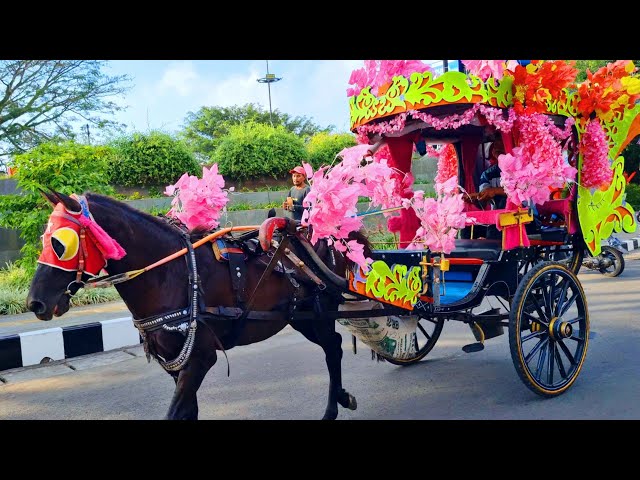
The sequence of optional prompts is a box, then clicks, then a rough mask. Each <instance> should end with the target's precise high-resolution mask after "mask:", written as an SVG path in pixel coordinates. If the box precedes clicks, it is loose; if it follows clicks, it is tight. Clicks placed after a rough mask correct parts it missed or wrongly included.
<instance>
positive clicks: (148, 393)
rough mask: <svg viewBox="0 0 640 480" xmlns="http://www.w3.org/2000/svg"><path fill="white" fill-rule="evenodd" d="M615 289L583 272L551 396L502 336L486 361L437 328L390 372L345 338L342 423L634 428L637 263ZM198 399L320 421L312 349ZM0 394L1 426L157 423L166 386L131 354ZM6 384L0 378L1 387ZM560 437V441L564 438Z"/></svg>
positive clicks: (297, 342)
mask: <svg viewBox="0 0 640 480" xmlns="http://www.w3.org/2000/svg"><path fill="white" fill-rule="evenodd" d="M625 259H626V261H627V265H626V268H625V271H624V273H623V274H622V275H621V276H620V277H617V278H607V277H604V276H602V275H601V274H599V273H597V272H595V271H590V270H585V269H582V270H581V272H580V275H579V278H580V281H581V283H582V284H583V287H584V289H585V293H586V297H587V302H588V308H589V314H590V320H591V332H592V336H591V339H590V342H589V350H588V353H587V357H586V361H585V364H584V366H583V369H582V372H581V373H580V375H579V377H578V379H577V381H576V383H575V384H574V385H573V386H572V387H571V388H570V389H569V390H568V391H567V392H565V393H564V394H563V395H561V396H560V397H556V398H552V399H544V398H541V397H539V396H537V395H535V394H534V393H533V392H531V391H530V390H528V389H527V388H526V387H525V386H524V384H523V383H522V382H521V380H520V379H519V377H518V376H517V374H516V371H515V369H514V366H513V363H512V360H511V357H510V352H509V342H508V338H507V335H503V336H500V337H497V338H494V339H491V340H488V341H487V342H486V348H485V350H483V351H481V352H477V353H470V354H467V353H464V352H463V351H462V350H461V347H462V346H463V345H465V344H467V343H471V342H473V341H474V340H473V336H472V334H471V332H470V330H469V328H468V327H467V326H466V325H464V324H461V323H459V322H453V321H450V322H447V323H445V326H444V330H443V333H442V336H441V337H440V339H439V341H438V343H437V344H436V346H435V348H434V350H433V351H432V352H431V353H430V354H429V355H428V356H427V357H426V358H425V359H424V360H423V361H422V362H420V363H418V364H416V365H413V366H408V367H400V366H394V365H391V364H389V363H378V362H375V361H372V360H371V356H370V351H369V350H368V349H367V348H366V347H365V346H364V345H363V344H362V343H360V342H358V353H357V355H354V354H353V353H352V350H351V337H350V335H348V334H347V333H346V331H345V330H342V327H340V326H339V325H338V328H339V329H340V331H341V333H343V348H344V358H343V386H344V387H345V388H346V389H347V390H348V391H349V392H350V393H352V394H353V395H355V397H356V398H357V400H358V409H357V410H355V411H350V410H345V409H340V413H339V416H338V419H343V420H345V419H346V420H348V419H352V420H383V419H384V420H416V419H420V420H425V419H431V420H433V419H439V420H453V419H458V420H472V419H480V420H596V419H598V420H601V419H616V420H622V419H640V402H638V392H640V375H638V372H639V371H640V308H639V307H640V252H639V251H637V250H636V251H634V252H631V253H629V254H627V255H626V256H625ZM228 355H229V361H230V367H231V375H230V376H229V377H227V375H226V373H227V365H226V361H225V359H224V356H221V357H220V359H219V361H218V364H217V365H216V366H214V368H213V369H212V370H211V371H210V372H209V374H208V375H207V377H206V378H205V380H204V382H203V385H202V387H201V388H200V391H199V393H198V399H199V406H200V418H201V419H209V420H223V419H224V420H227V419H250V420H256V419H263V420H264V419H276V420H288V419H292V420H312V419H319V418H321V416H322V414H323V412H324V407H325V401H326V396H327V389H328V374H327V371H326V366H325V362H324V355H323V353H322V351H321V350H320V348H319V347H317V346H315V345H313V344H311V343H310V342H308V341H307V340H306V339H304V337H302V335H300V334H298V333H297V332H295V331H292V330H290V329H288V328H287V329H285V330H283V331H282V332H281V333H280V334H278V335H276V336H274V337H272V338H270V339H268V340H266V341H264V342H261V343H257V344H254V345H249V346H245V347H238V348H235V349H232V350H230V351H229V352H228ZM9 375H14V376H13V377H8V375H7V374H3V375H2V376H3V378H5V380H6V381H7V383H4V384H0V420H5V419H56V420H59V419H65V420H66V419H83V420H91V419H94V420H97V419H123V420H124V419H161V418H163V417H164V415H165V413H166V411H167V408H168V406H169V402H170V399H171V396H172V394H173V389H174V383H173V380H172V379H171V378H170V377H169V376H168V375H167V374H166V373H165V372H164V371H163V370H162V369H161V368H160V366H159V365H158V364H157V363H155V362H153V361H152V363H151V364H147V361H146V359H145V358H144V356H143V355H142V351H141V347H135V348H133V349H127V350H122V351H115V352H107V353H102V354H95V355H91V356H87V357H79V358H76V359H70V360H68V361H66V362H63V363H56V364H54V365H47V366H38V367H33V368H28V369H22V370H20V371H16V372H13V373H11V374H9ZM7 377H8V378H7ZM567 433H568V432H567Z"/></svg>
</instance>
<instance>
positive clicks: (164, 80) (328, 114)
mask: <svg viewBox="0 0 640 480" xmlns="http://www.w3.org/2000/svg"><path fill="white" fill-rule="evenodd" d="M267 62H268V68H269V73H272V74H275V76H276V77H277V78H281V80H280V81H278V82H275V83H271V85H270V88H271V109H272V110H274V111H275V110H279V111H280V112H281V113H287V114H289V115H290V116H291V117H307V118H308V119H310V120H311V121H312V122H313V123H315V124H316V125H319V126H320V127H322V128H326V127H329V125H333V126H334V127H335V130H334V131H335V132H337V133H342V132H348V131H349V106H348V98H347V88H348V87H349V85H348V82H349V77H350V75H351V72H352V71H353V70H354V69H358V68H362V67H363V66H364V61H363V60H268V61H267V60H111V61H109V64H108V68H107V69H106V70H105V71H104V73H106V74H108V75H125V74H126V75H128V76H129V77H131V79H132V82H131V85H132V86H133V87H132V88H131V90H129V92H128V93H127V94H126V97H124V98H121V99H118V100H117V101H118V103H120V104H121V105H127V106H128V107H127V109H126V111H124V112H119V113H117V114H116V116H115V117H114V120H116V121H118V122H120V123H124V124H126V125H127V131H128V132H133V131H140V132H146V131H149V130H161V131H164V132H167V133H176V132H177V131H179V130H181V129H182V128H183V126H184V123H185V119H186V116H187V114H188V113H189V112H194V113H195V112H197V111H198V110H199V109H200V108H201V107H204V106H208V107H214V106H217V107H230V106H233V105H238V106H242V105H245V104H247V103H254V104H257V105H260V106H262V108H263V109H264V110H265V111H269V88H268V86H267V84H266V83H259V82H258V81H257V80H258V79H259V78H264V77H265V74H266V73H267ZM425 62H427V63H428V62H432V61H430V60H425ZM437 62H440V61H439V60H438V61H437Z"/></svg>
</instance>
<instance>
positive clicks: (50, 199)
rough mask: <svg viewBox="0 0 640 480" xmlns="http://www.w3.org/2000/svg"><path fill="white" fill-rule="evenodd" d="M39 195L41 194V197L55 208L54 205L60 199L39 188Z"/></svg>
mask: <svg viewBox="0 0 640 480" xmlns="http://www.w3.org/2000/svg"><path fill="white" fill-rule="evenodd" d="M40 195H42V197H43V198H44V199H45V200H46V201H47V202H49V204H50V205H51V206H52V207H54V208H55V206H56V205H57V204H58V202H59V201H60V200H59V199H57V198H56V197H54V196H53V195H52V194H50V193H48V192H45V191H44V190H42V189H40Z"/></svg>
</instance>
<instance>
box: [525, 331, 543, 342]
mask: <svg viewBox="0 0 640 480" xmlns="http://www.w3.org/2000/svg"><path fill="white" fill-rule="evenodd" d="M543 333H544V332H543V331H542V330H541V331H539V332H532V333H529V334H528V335H525V336H524V337H522V338H521V339H520V341H521V342H522V343H524V342H526V341H527V340H531V339H532V338H536V337H539V336H540V335H542V334H543Z"/></svg>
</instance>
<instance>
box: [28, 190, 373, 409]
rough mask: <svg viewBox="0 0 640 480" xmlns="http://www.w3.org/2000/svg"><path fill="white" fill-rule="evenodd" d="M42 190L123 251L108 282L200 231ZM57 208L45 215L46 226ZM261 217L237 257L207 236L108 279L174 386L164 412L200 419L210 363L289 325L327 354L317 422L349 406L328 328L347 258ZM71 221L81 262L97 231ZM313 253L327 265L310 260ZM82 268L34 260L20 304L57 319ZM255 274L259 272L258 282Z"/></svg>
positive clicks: (101, 199) (107, 201)
mask: <svg viewBox="0 0 640 480" xmlns="http://www.w3.org/2000/svg"><path fill="white" fill-rule="evenodd" d="M45 196H46V197H47V198H48V200H49V201H50V203H51V204H52V205H54V206H55V205H57V204H58V203H61V204H63V205H64V208H65V209H66V211H65V210H63V209H62V207H59V208H58V209H57V211H58V213H57V215H58V216H60V217H65V218H68V217H70V216H71V215H70V214H72V213H73V214H78V213H80V212H82V211H83V208H84V211H85V215H87V214H89V213H90V215H91V217H92V219H93V220H94V221H95V224H97V225H99V226H100V227H101V228H102V229H103V231H104V232H106V234H107V235H108V236H110V237H111V238H112V239H114V240H115V241H116V242H117V243H118V244H119V245H120V246H121V247H122V248H123V249H124V250H125V251H126V255H125V256H124V257H123V258H121V259H119V260H109V261H108V264H107V267H106V270H107V271H108V274H109V277H108V279H113V280H114V281H115V279H116V278H118V279H119V280H122V279H123V276H126V275H129V273H127V272H132V271H139V270H140V269H143V268H145V267H147V266H149V265H152V264H154V263H155V262H158V261H159V260H161V259H163V258H165V257H167V256H169V255H171V254H174V253H176V252H178V251H180V250H181V249H183V248H186V247H187V246H188V245H189V244H191V243H192V242H194V241H196V240H197V239H199V238H201V237H203V233H202V232H200V233H199V234H198V233H196V232H191V233H185V231H184V230H181V229H180V228H177V227H176V226H175V225H171V224H170V223H168V222H167V221H165V220H164V219H162V218H159V217H154V216H151V215H148V214H146V213H143V212H141V211H138V210H136V209H134V208H131V207H129V206H128V205H126V204H124V203H122V202H118V201H116V200H114V199H112V198H109V197H106V196H102V195H97V194H92V193H88V194H86V195H85V196H84V197H76V196H73V197H69V196H67V195H63V194H60V193H56V192H52V193H47V194H45ZM60 212H62V213H60ZM54 214H56V210H54ZM54 214H52V217H51V219H50V221H49V228H50V229H51V225H53V222H52V220H53V219H54V218H53V216H54ZM76 220H77V219H76ZM84 223H86V222H84ZM267 223H268V225H266V227H265V228H264V229H262V228H261V232H262V233H265V235H266V237H265V236H264V235H263V236H262V237H261V238H260V242H258V241H257V240H251V239H250V238H251V237H256V236H257V234H258V232H257V231H255V230H254V231H249V232H247V233H244V234H242V235H241V237H242V238H239V239H237V240H238V241H237V242H236V243H235V246H236V247H237V249H238V250H240V249H242V250H243V253H242V255H241V257H244V259H243V260H242V262H241V263H238V262H237V260H236V263H232V262H231V261H218V260H216V258H215V256H214V251H213V249H212V244H211V242H206V243H205V244H204V245H203V246H201V247H199V248H195V249H190V248H189V249H188V252H187V254H186V255H183V256H181V257H178V258H176V259H174V260H171V261H168V262H166V263H164V264H162V265H160V266H158V267H157V268H153V269H151V270H149V271H146V272H145V273H143V274H139V275H138V276H136V277H135V278H132V279H130V280H128V281H123V282H122V283H117V284H116V285H115V286H116V288H117V290H118V293H119V294H120V296H121V297H122V299H123V300H124V302H125V303H126V305H127V307H128V309H129V310H130V311H131V314H132V317H133V320H134V324H135V325H136V326H137V327H138V329H139V330H140V331H141V334H142V335H143V338H145V350H146V351H147V352H148V354H150V355H151V356H153V357H154V358H155V359H156V360H158V362H159V363H160V365H161V366H162V367H163V368H164V369H165V370H166V371H167V372H168V373H169V374H170V375H171V376H172V377H173V379H174V381H175V383H176V388H175V392H174V395H173V398H172V400H171V405H170V406H169V411H168V413H167V416H166V418H168V419H197V418H198V402H197V397H196V393H197V391H198V388H199V387H200V384H201V383H202V381H203V379H204V377H205V375H206V374H207V372H208V371H209V369H210V368H211V367H212V366H213V365H214V364H215V363H216V360H217V359H218V352H220V351H222V350H223V349H224V350H227V349H230V348H233V347H234V346H239V345H248V344H251V343H255V342H260V341H262V340H265V339H267V338H269V337H272V336H273V335H275V334H276V333H278V332H279V331H280V330H282V329H283V328H284V327H285V326H286V325H287V324H290V325H291V326H292V327H293V328H294V329H296V330H298V331H299V332H301V333H302V334H303V335H304V336H305V337H306V338H307V339H308V340H310V341H311V342H313V343H316V344H318V345H319V346H320V347H321V348H322V349H323V351H324V353H325V356H326V362H327V367H328V370H329V378H330V383H329V397H328V401H327V407H326V410H325V412H324V417H323V419H335V418H336V417H337V415H338V404H340V405H341V406H343V407H345V408H350V409H355V408H356V401H355V398H354V397H353V396H352V395H350V394H349V393H348V392H346V391H345V390H344V389H343V388H342V372H341V359H342V347H341V342H342V339H341V336H340V334H339V333H338V332H336V329H335V323H336V322H335V318H336V315H335V312H336V311H337V310H338V304H339V303H340V302H341V300H342V298H341V294H340V288H341V287H342V286H344V284H343V283H342V284H341V282H345V280H344V271H345V268H347V266H348V262H346V261H345V259H344V257H343V256H342V255H341V254H340V253H338V252H336V251H335V250H333V249H332V248H327V247H326V244H325V245H323V246H322V248H319V249H318V251H317V254H316V253H315V252H314V250H313V249H311V247H310V244H308V242H306V243H305V241H304V238H303V236H302V235H301V233H300V232H299V231H298V230H299V228H296V227H297V224H295V223H294V222H289V221H288V220H287V219H282V218H271V219H269V220H268V221H267V222H265V224H267ZM265 224H263V226H265ZM73 225H76V226H75V227H74V228H76V229H77V230H78V231H79V232H80V233H85V240H83V241H80V257H81V259H84V260H86V258H84V257H83V254H82V246H83V242H89V243H90V242H91V241H95V235H91V234H90V233H91V232H89V231H88V229H86V228H85V229H84V230H81V229H82V225H81V224H80V223H79V222H77V221H74V222H73ZM275 227H283V228H284V232H283V233H282V236H281V237H278V238H280V239H281V240H282V243H283V244H284V243H285V241H286V242H287V245H286V247H285V245H281V246H282V248H278V249H277V250H276V251H275V253H274V248H273V247H271V248H270V236H271V234H272V233H273V232H274V229H275ZM262 230H264V232H263V231H262ZM49 233H50V232H49ZM44 238H45V244H44V249H45V250H46V249H47V248H54V249H55V252H56V255H60V252H61V250H60V249H61V248H62V249H63V250H64V249H65V247H61V245H60V244H58V243H57V241H54V240H53V237H51V239H50V243H54V245H47V244H46V240H47V238H48V237H47V236H46V235H45V237H44ZM289 239H291V241H290V242H289V241H288V240H289ZM361 240H363V238H362V239H361ZM260 243H262V245H263V246H264V249H263V248H262V247H261V245H260ZM88 250H89V251H90V248H89V249H88ZM66 252H67V253H68V252H69V250H68V249H66ZM86 255H87V254H86V253H85V256H86ZM292 255H294V256H292ZM68 256H69V255H68V254H67V256H66V257H65V258H68ZM274 256H276V259H274V258H273V257H274ZM296 256H297V257H299V259H300V262H302V261H304V263H305V264H306V265H307V266H311V267H312V268H311V270H307V272H306V273H305V271H304V270H305V269H307V268H308V267H304V266H303V267H302V269H301V268H300V264H301V263H300V262H298V265H295V264H294V263H293V262H294V261H296ZM278 257H279V258H278ZM320 257H322V258H323V259H324V260H325V261H326V264H327V265H329V267H328V266H327V265H324V264H323V265H320V266H318V265H317V264H316V263H317V262H318V259H319V258H320ZM234 258H236V259H237V258H238V257H237V256H236V257H234ZM292 258H293V261H292V260H291V259H292ZM185 259H186V260H185ZM82 265H84V263H83V264H81V265H80V266H79V267H74V268H73V269H67V270H69V271H66V270H63V269H60V268H56V267H53V266H50V265H45V264H43V263H40V264H39V265H38V268H37V270H36V273H35V276H34V278H33V281H32V283H31V288H30V290H29V296H28V298H27V304H28V308H29V309H30V310H31V311H33V312H34V313H35V314H36V316H37V317H38V318H39V319H40V320H51V318H52V317H53V316H54V314H55V315H56V316H60V315H62V314H64V313H65V312H66V311H67V310H68V309H69V299H70V297H71V295H73V294H74V293H75V292H77V290H78V289H79V288H82V286H83V285H84V284H85V282H87V281H88V280H89V276H88V275H87V273H86V272H83V269H82ZM230 267H231V268H230ZM76 270H80V273H78V272H77V271H76ZM195 272H197V273H195ZM314 272H315V273H314ZM334 272H335V273H337V274H338V275H335V274H334ZM318 275H319V276H320V277H322V278H324V279H327V278H328V277H327V275H328V276H329V277H330V280H331V281H330V282H327V281H322V279H321V278H320V277H318ZM261 277H264V278H262V280H261ZM194 278H195V279H196V281H193V280H194ZM238 279H240V280H238ZM114 283H115V282H114ZM89 285H90V282H89V283H87V286H89ZM256 286H258V288H257V290H256ZM254 290H255V291H256V295H253V292H254ZM194 291H195V292H197V294H196V293H194ZM331 312H334V314H333V315H331V314H330V313H331Z"/></svg>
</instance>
